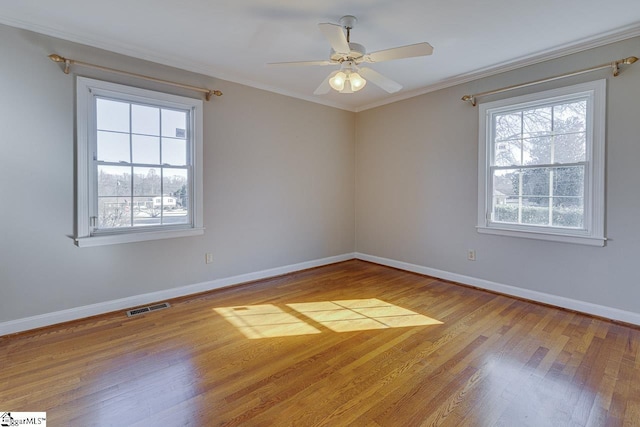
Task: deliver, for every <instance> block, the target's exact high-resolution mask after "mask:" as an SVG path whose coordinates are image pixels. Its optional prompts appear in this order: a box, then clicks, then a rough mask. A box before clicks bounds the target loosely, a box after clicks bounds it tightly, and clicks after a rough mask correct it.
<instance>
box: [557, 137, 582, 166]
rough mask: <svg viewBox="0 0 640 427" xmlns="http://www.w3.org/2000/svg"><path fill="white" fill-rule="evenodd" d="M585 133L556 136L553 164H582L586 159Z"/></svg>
mask: <svg viewBox="0 0 640 427" xmlns="http://www.w3.org/2000/svg"><path fill="white" fill-rule="evenodd" d="M586 153H587V134H586V132H577V133H569V134H566V135H558V136H556V138H555V149H554V162H557V163H576V162H584V161H585V160H586V159H587V158H586V156H587V154H586Z"/></svg>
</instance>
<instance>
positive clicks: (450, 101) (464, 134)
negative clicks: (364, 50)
mask: <svg viewBox="0 0 640 427" xmlns="http://www.w3.org/2000/svg"><path fill="white" fill-rule="evenodd" d="M639 46H640V39H638V38H636V39H631V40H627V41H624V42H620V43H616V44H613V45H610V46H605V47H601V48H597V49H593V50H590V51H585V52H582V53H579V54H575V55H572V56H568V57H564V58H561V59H557V60H553V61H549V62H546V63H541V64H537V65H535V66H530V67H526V68H524V69H520V70H516V71H513V72H509V73H505V74H502V75H497V76H493V77H491V78H487V79H482V80H478V81H474V82H471V83H468V84H464V85H460V86H456V87H452V88H448V89H444V90H440V91H437V92H433V93H429V94H426V95H423V96H419V97H415V98H411V99H408V100H405V101H402V102H397V103H394V104H390V105H387V106H383V107H379V108H376V109H372V110H368V111H364V112H362V113H359V114H358V116H357V118H356V133H357V137H356V250H357V252H359V253H363V254H368V255H372V256H376V257H382V258H386V259H390V260H396V261H402V262H405V263H410V264H415V265H418V266H425V267H429V268H432V269H437V270H440V271H442V272H450V273H455V274H457V275H463V276H467V277H470V278H475V279H481V280H486V281H491V282H495V283H497V284H502V285H507V286H512V287H516V288H521V289H525V290H529V291H534V292H542V293H545V294H551V295H555V296H559V297H566V298H570V299H574V300H580V301H584V302H587V303H593V304H598V305H603V306H607V307H612V308H615V309H620V310H625V311H629V312H633V313H640V286H638V276H637V269H636V263H637V261H636V260H635V259H634V256H633V254H634V251H635V249H637V248H638V245H639V244H640V227H639V226H638V219H639V218H640V192H639V191H638V183H639V182H640V168H638V167H637V162H638V161H640V113H639V111H640V108H639V107H638V100H639V99H640V66H638V65H635V66H631V67H627V68H625V70H624V71H623V75H622V76H620V77H616V78H614V77H611V73H610V72H608V71H600V72H597V73H592V74H588V75H583V76H580V77H577V78H571V79H566V80H562V81H558V82H554V83H550V84H545V85H542V86H540V87H536V88H535V89H532V88H529V89H522V90H519V91H515V92H511V93H509V94H508V95H504V94H503V95H502V96H503V97H508V96H513V95H518V94H522V93H526V92H527V91H531V90H539V89H548V88H551V87H557V86H560V85H568V84H572V83H578V82H582V81H587V80H592V79H598V78H604V77H606V78H607V79H608V82H607V84H608V88H607V92H608V108H607V149H606V151H607V166H606V167H607V172H606V182H607V184H606V197H607V207H606V218H607V219H606V235H607V236H608V238H609V241H608V243H607V246H606V247H604V248H598V247H587V246H580V245H573V244H565V243H554V242H545V241H536V240H530V239H522V238H512V237H502V236H491V235H480V234H478V233H477V232H476V230H475V226H476V221H477V219H476V215H477V201H478V196H477V194H478V176H477V173H478V109H477V108H473V107H471V106H470V105H469V104H467V103H464V102H462V101H460V98H461V97H462V96H463V95H465V94H468V93H476V92H482V91H486V90H492V89H496V88H499V87H503V86H508V85H511V84H515V83H522V82H527V81H531V80H536V79H540V78H544V77H549V76H553V75H556V74H560V73H563V72H569V71H575V70H577V69H581V68H586V67H590V66H594V65H597V64H600V63H606V62H610V61H612V60H616V59H619V58H624V57H627V56H631V55H636V56H637V55H638V54H639V49H638V48H639ZM497 97H498V96H497V95H496V96H493V97H490V98H485V99H484V100H485V101H486V100H494V99H497ZM468 249H475V250H476V252H477V261H475V262H472V261H467V250H468Z"/></svg>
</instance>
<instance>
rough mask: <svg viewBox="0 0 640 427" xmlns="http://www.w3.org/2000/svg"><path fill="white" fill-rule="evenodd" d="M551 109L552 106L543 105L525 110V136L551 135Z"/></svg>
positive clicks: (523, 114) (523, 123)
mask: <svg viewBox="0 0 640 427" xmlns="http://www.w3.org/2000/svg"><path fill="white" fill-rule="evenodd" d="M551 110H552V108H551V107H542V108H533V109H531V110H525V111H523V112H522V116H523V118H522V126H523V135H524V136H525V137H527V136H528V137H532V136H543V135H550V134H551V131H552V128H551Z"/></svg>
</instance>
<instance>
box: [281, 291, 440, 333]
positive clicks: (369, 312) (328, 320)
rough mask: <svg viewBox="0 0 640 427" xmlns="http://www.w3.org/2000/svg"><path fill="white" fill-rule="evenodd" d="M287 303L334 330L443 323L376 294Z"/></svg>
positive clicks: (348, 330)
mask: <svg viewBox="0 0 640 427" xmlns="http://www.w3.org/2000/svg"><path fill="white" fill-rule="evenodd" d="M287 306H288V307H290V308H292V309H294V310H296V311H297V312H299V313H301V314H304V315H305V316H307V317H309V318H310V319H312V320H314V321H316V322H318V323H320V324H321V325H323V326H325V327H327V328H329V329H331V330H332V331H335V332H350V331H361V330H367V329H387V328H401V327H409V326H427V325H441V324H442V322H440V321H439V320H436V319H433V318H431V317H427V316H424V315H422V314H418V313H416V312H415V311H411V310H408V309H406V308H402V307H398V306H397V305H393V304H390V303H388V302H385V301H382V300H379V299H377V298H369V299H354V300H341V301H322V302H319V303H315V302H309V303H296V304H287Z"/></svg>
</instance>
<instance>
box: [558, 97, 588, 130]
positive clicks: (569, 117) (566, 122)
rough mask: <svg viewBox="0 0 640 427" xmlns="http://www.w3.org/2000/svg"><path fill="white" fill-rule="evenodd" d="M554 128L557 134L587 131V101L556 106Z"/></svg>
mask: <svg viewBox="0 0 640 427" xmlns="http://www.w3.org/2000/svg"><path fill="white" fill-rule="evenodd" d="M553 130H554V132H555V133H557V134H561V133H571V132H585V131H586V130H587V101H586V100H583V101H577V102H571V103H568V104H559V105H556V106H554V107H553Z"/></svg>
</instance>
